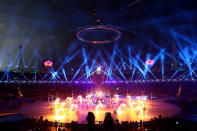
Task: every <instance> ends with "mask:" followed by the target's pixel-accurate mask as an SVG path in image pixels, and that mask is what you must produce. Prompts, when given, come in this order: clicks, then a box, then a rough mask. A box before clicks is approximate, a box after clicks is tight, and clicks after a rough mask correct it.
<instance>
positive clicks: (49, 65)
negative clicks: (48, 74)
mask: <svg viewBox="0 0 197 131" xmlns="http://www.w3.org/2000/svg"><path fill="white" fill-rule="evenodd" d="M44 66H45V67H52V66H53V62H52V61H50V60H47V61H45V62H44Z"/></svg>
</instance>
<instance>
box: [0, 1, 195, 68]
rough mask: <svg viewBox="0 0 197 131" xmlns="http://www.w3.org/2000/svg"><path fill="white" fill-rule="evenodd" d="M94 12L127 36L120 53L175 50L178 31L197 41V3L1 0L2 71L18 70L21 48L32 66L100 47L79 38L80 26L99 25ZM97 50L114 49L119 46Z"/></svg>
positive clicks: (0, 40) (122, 40)
mask: <svg viewBox="0 0 197 131" xmlns="http://www.w3.org/2000/svg"><path fill="white" fill-rule="evenodd" d="M93 8H96V12H97V19H101V20H102V21H103V22H104V23H105V24H110V25H113V26H116V27H118V28H120V29H121V32H123V35H122V38H121V40H120V42H119V45H118V46H119V48H121V47H126V46H127V45H130V46H132V47H134V48H135V50H137V51H141V52H152V53H153V54H154V52H158V50H156V49H154V47H152V46H150V45H149V43H148V42H147V39H148V40H152V41H155V43H157V44H158V45H159V46H160V47H163V48H169V50H171V48H172V47H171V45H172V42H173V38H172V37H171V33H170V32H171V31H172V30H175V31H177V32H180V33H182V34H183V35H185V36H188V37H189V38H191V39H192V38H197V37H196V32H197V18H196V16H197V1H196V0H137V1H134V0H1V1H0V53H1V56H0V65H1V67H2V68H4V67H6V66H7V64H8V63H10V64H11V65H13V66H14V65H16V63H17V61H18V58H19V57H18V54H19V53H18V52H19V49H18V47H19V44H20V43H22V44H23V58H24V62H25V64H26V65H28V66H33V65H34V63H35V61H37V63H38V64H40V61H41V60H42V59H53V60H54V61H61V60H62V59H64V56H65V55H71V54H73V53H74V52H75V51H77V50H80V48H81V47H85V48H86V49H87V50H91V49H92V48H95V46H93V47H92V45H90V44H85V43H81V42H80V41H78V40H77V39H76V36H75V34H76V32H77V30H78V29H79V28H80V27H83V26H90V25H93V24H94V23H95V20H96V19H95V18H94V17H93V15H92V13H93ZM96 46H97V47H96V48H97V49H100V48H106V49H109V50H110V49H112V47H113V44H110V45H107V46H106V45H96ZM101 46H102V47H101Z"/></svg>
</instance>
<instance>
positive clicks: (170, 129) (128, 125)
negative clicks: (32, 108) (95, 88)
mask: <svg viewBox="0 0 197 131" xmlns="http://www.w3.org/2000/svg"><path fill="white" fill-rule="evenodd" d="M86 120H87V124H79V123H77V122H71V123H59V122H57V121H55V122H49V121H48V120H47V119H46V120H44V119H43V117H42V116H41V117H40V118H34V117H32V118H27V119H25V120H22V121H15V122H3V123H1V124H0V130H2V131H3V130H7V131H17V130H18V131H136V130H138V131H182V130H184V131H186V130H188V131H196V130H197V123H195V122H191V121H183V120H177V119H172V118H162V116H160V117H159V118H154V119H152V120H151V121H148V122H144V121H139V122H137V121H135V122H134V121H133V122H128V121H125V122H121V123H119V121H118V120H113V118H112V117H111V114H110V113H108V112H107V113H106V116H105V119H104V121H103V122H99V123H95V116H94V114H93V113H92V112H89V113H88V115H87V117H86Z"/></svg>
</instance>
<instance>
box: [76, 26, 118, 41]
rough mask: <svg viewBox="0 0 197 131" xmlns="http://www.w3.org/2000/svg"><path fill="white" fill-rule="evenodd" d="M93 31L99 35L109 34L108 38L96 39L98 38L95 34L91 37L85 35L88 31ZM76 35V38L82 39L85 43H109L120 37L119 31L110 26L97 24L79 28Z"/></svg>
mask: <svg viewBox="0 0 197 131" xmlns="http://www.w3.org/2000/svg"><path fill="white" fill-rule="evenodd" d="M94 32H96V33H95V34H98V33H99V34H100V35H102V34H103V33H104V34H105V35H108V36H110V38H106V37H104V38H101V39H99V40H97V39H98V37H97V36H93V37H92V38H89V36H88V38H89V39H88V38H87V35H89V34H90V33H91V34H92V33H94ZM76 36H77V39H78V40H80V41H83V42H85V43H93V44H106V43H111V42H114V41H117V40H118V39H120V37H121V32H120V31H119V30H117V29H116V28H114V27H112V26H107V25H97V26H91V27H85V28H82V29H81V30H79V31H78V32H77V34H76ZM99 37H100V36H99Z"/></svg>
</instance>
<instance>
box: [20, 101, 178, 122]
mask: <svg viewBox="0 0 197 131" xmlns="http://www.w3.org/2000/svg"><path fill="white" fill-rule="evenodd" d="M69 99H71V97H70V98H69ZM91 99H92V98H91ZM140 99H141V100H140ZM142 99H143V98H140V97H130V98H129V99H128V98H127V97H119V98H117V97H111V98H110V97H108V98H105V99H102V100H101V99H99V98H94V99H92V101H91V102H89V101H88V99H83V98H81V100H79V98H76V99H73V100H72V101H68V98H67V99H66V100H65V99H64V101H62V100H60V99H59V100H56V101H54V102H50V103H48V102H47V101H38V102H36V103H33V104H24V105H23V106H22V107H21V108H20V110H19V113H21V114H23V115H24V116H25V117H32V116H33V117H40V116H43V117H44V118H47V119H48V120H49V121H59V122H64V123H70V122H71V121H78V123H85V122H86V116H87V114H88V112H89V111H92V112H93V113H94V115H95V121H103V120H104V117H105V113H106V112H111V114H112V117H113V119H114V120H116V119H118V120H119V121H120V122H121V121H140V120H144V121H149V120H150V119H151V118H154V117H159V115H162V116H168V117H172V116H174V115H176V114H178V113H180V112H181V109H180V108H179V107H178V106H176V105H174V104H171V103H167V102H164V101H163V100H161V99H153V100H150V99H148V98H146V100H142ZM60 101H61V102H60ZM69 102H70V103H69ZM139 102H140V105H141V106H139Z"/></svg>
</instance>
